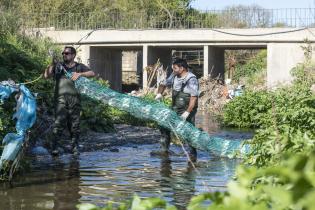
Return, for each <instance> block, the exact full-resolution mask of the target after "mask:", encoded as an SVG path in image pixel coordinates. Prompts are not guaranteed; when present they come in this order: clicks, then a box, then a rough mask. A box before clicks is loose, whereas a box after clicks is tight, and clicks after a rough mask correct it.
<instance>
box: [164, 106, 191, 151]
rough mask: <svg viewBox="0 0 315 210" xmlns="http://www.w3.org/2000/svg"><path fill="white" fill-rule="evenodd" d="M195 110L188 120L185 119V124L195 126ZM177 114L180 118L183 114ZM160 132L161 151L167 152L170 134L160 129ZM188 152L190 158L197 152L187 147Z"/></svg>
mask: <svg viewBox="0 0 315 210" xmlns="http://www.w3.org/2000/svg"><path fill="white" fill-rule="evenodd" d="M196 113H197V110H194V111H192V112H191V113H190V115H189V116H188V118H187V119H186V121H187V122H190V123H191V124H193V125H195V117H196ZM177 114H178V115H179V116H180V115H181V114H183V113H180V112H177ZM160 131H161V139H160V144H161V149H162V150H164V151H168V149H169V147H170V143H171V132H170V131H169V130H167V129H165V128H162V127H161V128H160ZM188 147H189V151H188V153H189V154H190V155H191V156H196V155H197V150H196V148H194V147H192V146H190V145H188Z"/></svg>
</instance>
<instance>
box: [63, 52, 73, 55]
mask: <svg viewBox="0 0 315 210" xmlns="http://www.w3.org/2000/svg"><path fill="white" fill-rule="evenodd" d="M61 54H62V55H70V54H72V53H71V52H62V53H61Z"/></svg>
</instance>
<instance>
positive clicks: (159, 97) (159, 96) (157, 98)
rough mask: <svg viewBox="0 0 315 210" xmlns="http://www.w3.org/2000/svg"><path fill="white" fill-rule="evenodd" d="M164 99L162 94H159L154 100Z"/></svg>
mask: <svg viewBox="0 0 315 210" xmlns="http://www.w3.org/2000/svg"><path fill="white" fill-rule="evenodd" d="M162 98H163V96H162V94H161V93H158V94H157V95H156V96H155V98H154V99H155V100H156V101H161V100H162Z"/></svg>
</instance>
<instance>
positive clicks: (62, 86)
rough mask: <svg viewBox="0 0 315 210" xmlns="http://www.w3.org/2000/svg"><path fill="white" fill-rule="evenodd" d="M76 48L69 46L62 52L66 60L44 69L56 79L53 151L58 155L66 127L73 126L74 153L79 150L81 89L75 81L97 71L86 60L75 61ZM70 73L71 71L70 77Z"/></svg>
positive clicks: (77, 152)
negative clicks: (92, 69)
mask: <svg viewBox="0 0 315 210" xmlns="http://www.w3.org/2000/svg"><path fill="white" fill-rule="evenodd" d="M75 56H76V49H75V48H74V47H71V46H66V47H65V48H64V50H63V52H62V57H63V62H62V63H60V62H56V63H55V64H54V65H51V66H49V67H48V68H47V69H46V70H45V73H44V77H45V78H46V79H47V78H50V77H53V78H54V80H55V94H54V108H55V122H54V126H53V136H52V138H51V141H50V143H51V148H52V152H51V153H52V155H54V156H57V155H58V154H59V151H58V143H59V142H58V141H60V139H62V133H63V130H64V128H66V127H67V128H69V133H70V138H71V145H70V146H71V153H73V154H75V155H78V154H79V147H78V142H79V137H80V111H81V102H80V93H79V92H78V90H77V89H76V88H75V85H74V81H76V80H77V79H78V78H79V77H93V76H94V72H93V71H91V69H90V68H89V67H87V66H86V65H84V64H82V63H77V62H75V61H74V58H75ZM66 73H69V74H71V77H67V76H66Z"/></svg>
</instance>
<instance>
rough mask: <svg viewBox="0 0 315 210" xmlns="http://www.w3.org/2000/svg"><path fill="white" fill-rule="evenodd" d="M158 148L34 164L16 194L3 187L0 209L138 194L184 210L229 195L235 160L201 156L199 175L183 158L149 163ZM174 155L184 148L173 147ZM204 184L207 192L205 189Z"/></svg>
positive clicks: (60, 206) (58, 207)
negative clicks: (203, 197) (203, 196)
mask: <svg viewBox="0 0 315 210" xmlns="http://www.w3.org/2000/svg"><path fill="white" fill-rule="evenodd" d="M156 147H158V145H157V144H151V145H141V146H129V147H120V148H119V153H117V152H103V151H97V152H86V153H82V154H81V155H80V159H79V160H78V159H73V158H71V157H70V156H63V157H61V158H60V159H57V160H47V158H42V159H35V160H34V163H33V165H32V168H31V171H32V172H31V173H28V174H24V175H23V176H20V177H16V179H15V182H14V183H13V186H14V187H13V188H10V187H8V186H5V185H2V186H1V187H0V209H5V210H16V209H20V210H45V209H54V210H72V209H76V208H75V206H76V204H78V203H86V202H88V203H93V204H97V205H99V206H104V205H105V204H106V203H107V202H108V201H109V200H110V201H114V202H122V201H124V202H125V201H128V200H130V199H131V198H132V197H133V195H134V194H137V195H138V196H140V197H161V198H163V199H165V200H167V201H168V202H169V203H170V204H173V205H176V206H177V207H178V208H180V209H184V206H185V205H186V204H187V203H188V202H189V200H190V198H191V197H192V196H193V195H196V194H200V193H202V192H206V191H208V190H209V188H210V190H211V191H217V190H220V191H222V190H225V186H226V182H227V181H228V180H229V179H230V178H231V176H233V174H234V169H235V167H236V165H237V164H238V161H237V160H229V159H215V158H213V157H210V156H209V155H208V154H207V153H204V152H199V153H198V163H197V168H198V170H199V171H200V174H199V173H196V171H194V170H193V168H192V167H191V165H189V164H188V163H187V161H186V157H185V156H184V155H178V156H175V155H174V156H170V157H168V158H162V159H160V158H156V157H151V156H150V152H151V151H152V150H153V149H155V148H156ZM171 149H172V150H173V151H174V152H175V153H176V154H182V151H181V148H180V147H177V146H174V145H172V146H171ZM205 183H206V185H207V186H208V187H205Z"/></svg>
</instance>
